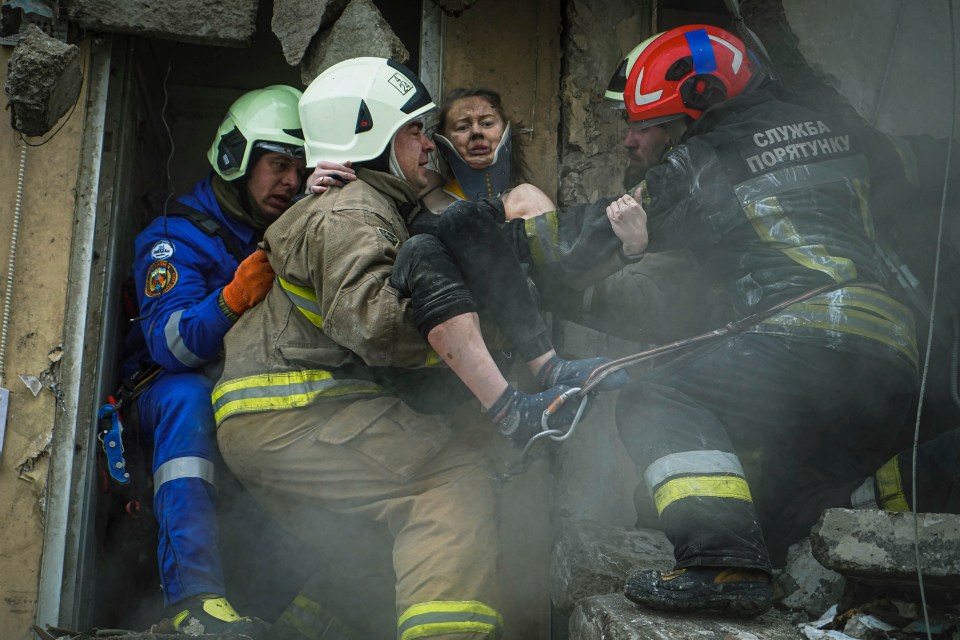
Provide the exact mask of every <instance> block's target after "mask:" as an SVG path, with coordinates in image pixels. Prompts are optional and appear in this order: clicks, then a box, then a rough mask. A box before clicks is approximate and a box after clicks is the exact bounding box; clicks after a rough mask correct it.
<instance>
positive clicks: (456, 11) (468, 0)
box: [433, 0, 477, 18]
mask: <svg viewBox="0 0 960 640" xmlns="http://www.w3.org/2000/svg"><path fill="white" fill-rule="evenodd" d="M476 2H477V0H433V4H435V5H437V6H438V7H440V10H441V11H443V12H444V13H445V14H447V15H448V16H451V17H454V18H458V17H460V15H461V14H463V12H464V11H466V10H467V9H469V8H470V7H472V6H473V5H474V4H476Z"/></svg>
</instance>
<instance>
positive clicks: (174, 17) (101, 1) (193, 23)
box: [67, 0, 259, 47]
mask: <svg viewBox="0 0 960 640" xmlns="http://www.w3.org/2000/svg"><path fill="white" fill-rule="evenodd" d="M258 4H259V3H258V0H167V1H166V2H163V3H157V2H151V1H150V0H71V2H70V4H69V6H68V7H67V14H68V16H69V17H70V19H71V20H73V21H74V22H76V23H77V24H79V25H80V26H81V27H84V28H86V29H91V30H95V31H110V32H118V33H132V34H136V35H138V36H146V37H151V36H152V37H156V38H164V39H166V40H177V41H179V42H194V43H198V44H209V45H219V46H233V47H245V46H247V45H249V44H250V42H251V40H252V39H253V34H254V33H255V32H256V30H257V24H256V23H257V7H258Z"/></svg>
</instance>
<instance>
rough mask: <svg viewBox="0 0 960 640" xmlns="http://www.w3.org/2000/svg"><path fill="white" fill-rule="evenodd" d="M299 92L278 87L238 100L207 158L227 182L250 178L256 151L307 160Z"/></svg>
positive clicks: (257, 90) (256, 92) (274, 86)
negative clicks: (299, 106) (251, 159)
mask: <svg viewBox="0 0 960 640" xmlns="http://www.w3.org/2000/svg"><path fill="white" fill-rule="evenodd" d="M300 96H301V93H300V91H299V90H297V89H294V88H293V87H289V86H287V85H282V84H275V85H271V86H269V87H266V88H264V89H256V90H254V91H248V92H247V93H245V94H243V95H242V96H240V97H239V98H237V99H236V101H234V103H233V104H232V105H230V109H228V110H227V115H226V117H224V119H223V122H222V123H221V124H220V129H219V130H218V131H217V135H216V137H215V138H214V139H213V144H212V145H210V151H209V152H208V153H207V158H208V159H209V160H210V166H212V167H213V170H214V171H216V172H217V174H218V175H219V176H220V177H221V178H223V179H224V180H227V181H232V180H237V179H239V178H243V177H245V176H246V175H247V172H248V170H249V169H250V156H251V154H252V153H253V150H254V149H263V150H265V151H274V152H277V153H283V154H286V155H289V156H291V157H293V158H298V159H302V158H303V155H304V154H303V129H302V128H301V126H300V114H299V113H298V111H297V103H298V102H299V101H300Z"/></svg>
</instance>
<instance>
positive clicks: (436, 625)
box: [397, 601, 503, 640]
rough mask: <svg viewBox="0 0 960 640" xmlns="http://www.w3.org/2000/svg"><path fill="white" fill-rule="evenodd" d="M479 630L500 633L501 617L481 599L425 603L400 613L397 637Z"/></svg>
mask: <svg viewBox="0 0 960 640" xmlns="http://www.w3.org/2000/svg"><path fill="white" fill-rule="evenodd" d="M456 633H479V634H484V635H483V637H485V638H490V639H491V640H493V639H494V638H499V637H500V636H501V635H502V634H503V617H502V616H501V615H500V614H499V613H498V612H497V611H496V610H495V609H493V608H491V607H488V606H487V605H485V604H483V603H482V602H477V601H466V602H449V601H442V602H424V603H420V604H415V605H413V606H411V607H409V608H407V610H406V611H404V612H403V614H402V615H401V616H400V619H399V621H398V624H397V638H398V640H415V639H416V638H430V637H433V636H440V635H447V634H456Z"/></svg>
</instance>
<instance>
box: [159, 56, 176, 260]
mask: <svg viewBox="0 0 960 640" xmlns="http://www.w3.org/2000/svg"><path fill="white" fill-rule="evenodd" d="M172 68H173V60H167V73H166V74H165V75H164V76H163V106H162V107H161V108H160V121H161V122H162V123H163V128H164V129H166V131H167V140H169V141H170V153H169V154H167V196H166V198H164V200H163V235H164V237H166V239H167V242H170V241H171V240H170V235H169V234H168V233H167V206H168V205H169V204H170V198H172V197H173V189H171V188H170V185H171V183H172V182H173V178H172V177H171V175H170V163H171V162H173V153H174V151H176V149H177V147H176V144H175V143H174V141H173V132H172V131H171V130H170V124H169V123H168V122H167V104H168V103H169V102H170V94H169V92H168V90H167V81H168V80H169V79H170V69H172Z"/></svg>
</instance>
